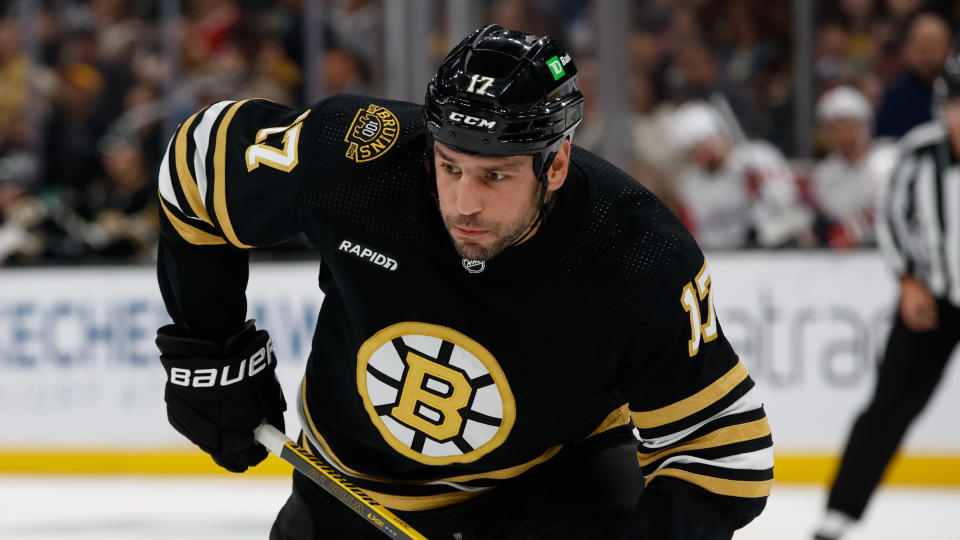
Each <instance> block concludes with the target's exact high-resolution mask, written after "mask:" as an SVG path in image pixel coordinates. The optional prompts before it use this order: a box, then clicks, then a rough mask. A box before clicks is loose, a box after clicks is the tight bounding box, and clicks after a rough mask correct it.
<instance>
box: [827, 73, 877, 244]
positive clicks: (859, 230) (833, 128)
mask: <svg viewBox="0 0 960 540" xmlns="http://www.w3.org/2000/svg"><path fill="white" fill-rule="evenodd" d="M817 119H818V120H819V121H820V123H821V125H822V126H823V127H824V128H825V130H826V132H827V135H828V139H829V143H830V147H831V152H830V154H829V155H827V157H826V158H824V160H823V161H821V162H820V163H818V164H817V166H816V168H814V169H813V172H812V174H811V183H810V194H811V196H812V199H813V202H814V203H815V204H816V207H817V210H818V212H819V218H820V222H821V223H820V225H819V226H818V230H819V231H820V236H821V237H822V243H824V244H826V245H829V246H832V247H836V248H846V247H853V246H863V245H870V244H872V243H873V242H874V235H873V220H874V208H875V207H876V202H877V201H876V199H877V194H878V193H879V191H880V188H881V186H882V183H883V181H884V180H885V179H886V178H887V175H889V174H890V169H891V168H893V164H894V162H895V161H896V146H895V145H893V144H892V143H890V142H887V141H885V140H879V141H872V140H871V131H872V124H873V109H871V107H870V103H869V102H867V98H865V97H864V96H863V94H861V93H860V92H859V91H858V90H856V89H854V88H851V87H849V86H839V87H837V88H834V89H832V90H830V91H828V92H827V93H825V94H824V95H823V97H821V98H820V100H819V101H818V102H817Z"/></svg>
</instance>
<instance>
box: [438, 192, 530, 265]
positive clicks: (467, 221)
mask: <svg viewBox="0 0 960 540" xmlns="http://www.w3.org/2000/svg"><path fill="white" fill-rule="evenodd" d="M538 213H539V209H538V208H537V204H536V202H533V203H532V204H531V205H530V206H529V207H527V208H526V209H525V211H524V213H523V215H521V216H520V217H519V218H517V219H516V220H514V221H510V222H507V223H489V222H485V221H481V220H479V219H477V218H476V217H475V216H456V217H453V216H449V215H447V214H444V215H443V224H444V225H445V226H446V227H447V234H449V235H450V239H451V240H452V241H453V247H454V248H455V249H456V250H457V253H458V254H459V255H460V256H461V257H463V258H464V259H470V260H473V261H488V260H490V259H492V258H494V257H495V256H497V255H499V254H500V252H502V251H503V250H505V249H507V248H508V247H510V246H512V245H513V244H514V243H516V242H517V241H518V240H520V239H521V238H523V237H524V236H526V235H527V233H528V231H529V230H530V225H532V224H533V222H534V220H536V219H537V214H538ZM455 226H457V227H470V228H473V229H486V230H487V231H489V232H487V234H486V235H485V236H487V237H492V238H493V240H492V241H491V240H490V239H489V238H487V239H485V243H484V244H480V243H478V242H471V241H469V240H461V239H458V238H457V237H456V236H454V234H453V232H452V229H453V227H455Z"/></svg>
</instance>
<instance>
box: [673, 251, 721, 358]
mask: <svg viewBox="0 0 960 540" xmlns="http://www.w3.org/2000/svg"><path fill="white" fill-rule="evenodd" d="M680 304H681V305H683V309H684V311H686V312H687V314H688V315H690V341H688V342H687V349H688V351H689V353H690V356H696V355H697V353H698V352H700V342H701V341H703V342H704V343H709V342H711V341H713V340H715V339H717V313H716V311H715V310H714V309H713V295H711V294H710V270H708V269H707V261H703V267H702V268H700V272H698V273H697V277H696V279H694V280H693V281H691V282H688V283H687V284H686V285H684V286H683V292H682V293H680ZM704 305H705V307H706V309H707V313H706V317H707V320H706V321H704V320H703V315H702V314H701V312H700V309H701V308H702V307H704Z"/></svg>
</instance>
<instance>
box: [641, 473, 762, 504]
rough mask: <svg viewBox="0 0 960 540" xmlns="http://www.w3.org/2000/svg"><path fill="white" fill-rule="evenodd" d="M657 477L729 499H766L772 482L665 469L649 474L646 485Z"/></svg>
mask: <svg viewBox="0 0 960 540" xmlns="http://www.w3.org/2000/svg"><path fill="white" fill-rule="evenodd" d="M658 476H672V477H673V478H677V479H679V480H683V481H685V482H690V483H691V484H694V485H697V486H700V487H702V488H703V489H705V490H707V491H709V492H711V493H716V494H717V495H726V496H729V497H750V498H757V497H766V496H768V495H770V487H771V486H773V480H772V479H771V480H759V481H751V480H727V479H725V478H716V477H714V476H706V475H703V474H697V473H692V472H690V471H684V470H681V469H674V468H672V467H667V468H665V469H660V470H659V471H657V472H655V473H653V474H651V475H650V476H648V477H647V485H649V484H650V481H652V480H653V479H654V478H656V477H658Z"/></svg>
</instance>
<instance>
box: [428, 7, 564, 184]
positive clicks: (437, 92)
mask: <svg viewBox="0 0 960 540" xmlns="http://www.w3.org/2000/svg"><path fill="white" fill-rule="evenodd" d="M424 116H425V121H426V125H427V132H428V137H432V138H433V139H435V140H437V141H440V142H441V143H443V144H445V145H447V146H450V147H451V148H453V149H455V150H457V151H458V152H463V153H467V154H478V155H492V156H513V155H532V156H533V171H534V174H535V175H536V176H537V178H538V179H539V180H540V181H541V182H543V183H544V184H545V183H546V172H547V169H548V167H549V166H550V163H551V162H552V161H553V157H554V156H555V155H556V153H557V151H558V150H559V149H560V146H561V145H562V144H563V141H564V139H566V138H569V137H572V136H573V131H574V129H575V128H576V127H577V125H578V124H579V123H580V121H581V120H583V95H582V94H581V93H580V91H579V90H577V67H576V65H574V63H573V61H572V60H571V59H570V55H569V54H568V53H567V52H566V51H565V50H564V49H563V47H561V46H560V44H559V43H557V42H556V40H554V39H553V38H550V37H538V36H534V35H532V34H526V33H523V32H516V31H510V30H504V29H503V28H501V27H500V26H498V25H495V24H491V25H488V26H485V27H483V28H480V29H478V30H475V31H474V32H473V33H471V34H470V35H468V36H467V37H466V38H465V39H464V40H463V41H461V42H460V43H459V44H458V45H457V46H456V47H454V48H453V50H452V51H450V54H448V55H447V57H446V58H445V59H444V60H443V62H442V63H441V64H440V68H439V69H438V70H437V74H436V76H434V78H433V80H432V81H430V83H429V84H428V85H427V95H426V98H425V107H424ZM428 143H429V144H428V150H432V148H433V144H432V142H431V141H428Z"/></svg>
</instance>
